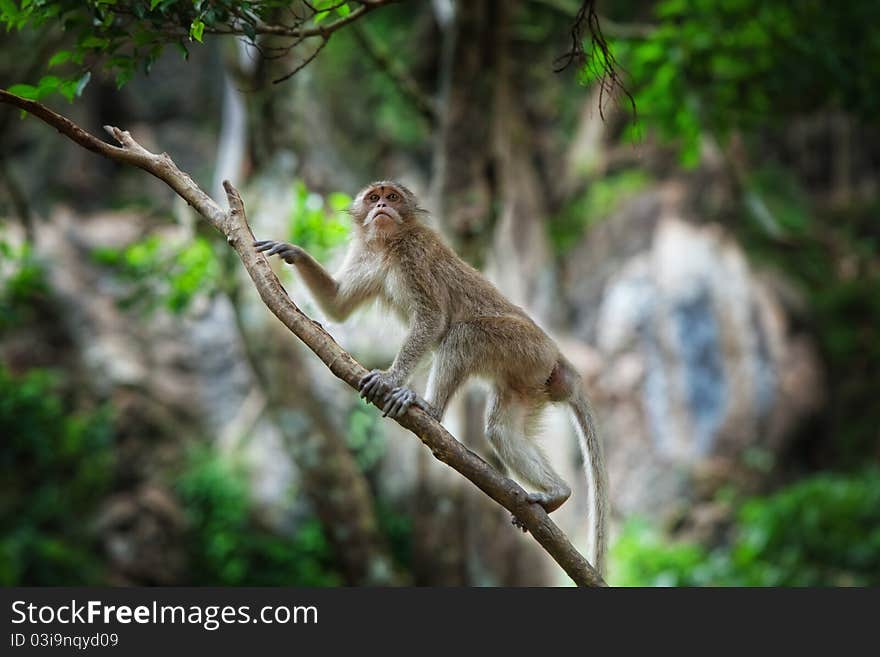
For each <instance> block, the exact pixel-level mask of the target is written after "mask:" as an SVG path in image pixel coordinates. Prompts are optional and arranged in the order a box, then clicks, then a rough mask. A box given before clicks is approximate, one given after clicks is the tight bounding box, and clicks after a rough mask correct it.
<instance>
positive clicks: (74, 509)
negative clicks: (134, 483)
mask: <svg viewBox="0 0 880 657" xmlns="http://www.w3.org/2000/svg"><path fill="white" fill-rule="evenodd" d="M60 383H61V381H60V379H59V377H58V376H57V375H54V374H52V373H50V372H47V371H41V370H33V371H31V372H28V373H27V374H25V375H23V376H14V375H13V374H11V373H10V372H9V371H7V370H6V369H5V368H4V367H2V366H0V435H2V436H3V440H2V441H0V584H2V585H3V586H11V585H22V584H24V585H32V586H33V585H44V586H45V585H56V586H57V585H74V584H80V585H82V584H94V583H97V582H99V581H100V577H101V561H100V558H99V556H98V555H99V551H98V549H97V546H96V545H95V536H94V534H93V530H92V527H91V526H90V519H91V517H92V515H93V514H94V511H95V509H96V507H97V505H98V503H99V501H100V500H101V499H102V497H103V496H104V495H106V494H107V493H108V492H109V488H110V484H111V476H112V467H113V452H112V442H113V434H112V430H111V422H110V416H109V413H108V412H107V411H106V410H103V411H97V412H85V413H84V412H79V411H76V410H75V409H73V408H72V407H71V405H70V404H69V403H67V402H65V400H64V399H63V398H62V396H61V394H60Z"/></svg>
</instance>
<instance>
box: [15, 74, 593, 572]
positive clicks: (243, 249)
mask: <svg viewBox="0 0 880 657" xmlns="http://www.w3.org/2000/svg"><path fill="white" fill-rule="evenodd" d="M0 103H5V104H7V105H13V106H15V107H18V108H20V109H22V110H25V111H27V112H29V113H31V114H33V115H34V116H36V117H38V118H39V119H41V120H43V121H44V122H46V123H47V124H49V125H50V126H52V127H54V128H55V129H57V130H58V131H59V132H60V133H61V134H63V135H65V136H66V137H68V138H69V139H71V140H73V141H75V142H76V143H77V144H79V145H80V146H82V147H84V148H87V149H89V150H90V151H93V152H95V153H99V154H101V155H104V156H105V157H108V158H110V159H112V160H116V161H118V162H125V163H127V164H132V165H134V166H136V167H139V168H141V169H143V170H144V171H146V172H147V173H150V174H152V175H153V176H155V177H157V178H159V179H160V180H162V181H163V182H165V183H166V184H167V185H168V186H169V187H171V188H172V189H173V190H174V191H175V192H176V193H177V194H178V195H179V196H181V197H182V198H183V199H184V200H185V201H186V202H187V203H189V204H190V205H191V206H192V207H193V208H195V210H196V211H197V212H198V213H199V214H200V215H202V217H204V218H205V220H206V221H207V222H208V223H209V224H211V225H212V226H213V227H214V228H216V229H217V230H218V231H220V232H221V233H223V234H224V235H225V236H226V240H227V242H228V243H229V245H230V246H231V247H232V248H233V249H235V251H236V253H238V256H239V258H240V259H241V262H242V264H243V265H244V267H245V269H246V270H247V273H248V275H249V276H250V277H251V280H252V281H253V282H254V286H255V287H256V288H257V292H259V294H260V298H261V299H262V300H263V303H265V304H266V306H267V307H268V308H269V310H271V311H272V313H273V314H274V315H275V316H276V317H277V318H278V319H280V320H281V322H282V323H283V324H284V325H285V326H286V327H287V328H288V329H290V331H291V332H292V333H293V334H294V335H296V336H297V337H298V338H299V339H300V340H302V341H303V342H304V343H305V344H306V346H307V347H309V349H311V350H312V351H313V352H314V353H315V355H317V356H318V358H320V359H321V360H322V361H323V362H324V364H325V365H327V367H328V368H329V369H330V371H331V372H333V374H334V375H336V376H337V377H338V378H340V379H342V380H343V381H345V382H346V383H347V384H348V385H349V386H351V387H352V388H353V389H355V390H357V386H358V382H359V381H360V380H361V378H363V377H364V376H365V375H366V374H367V370H366V369H364V367H363V366H362V365H360V364H359V363H358V362H357V361H356V360H354V358H352V356H351V355H350V354H349V353H348V352H346V351H345V350H344V349H342V347H340V346H339V345H338V344H337V343H336V341H335V340H334V339H333V338H332V337H331V336H330V334H329V333H327V332H326V331H325V330H324V328H323V327H322V326H321V325H320V324H319V323H318V322H316V321H314V320H313V319H311V318H309V317H308V316H306V315H305V314H304V313H303V312H302V311H301V310H300V309H299V308H298V307H297V306H296V304H295V303H294V302H293V301H292V300H291V298H290V297H289V296H288V295H287V292H286V291H285V290H284V287H283V286H282V285H281V282H280V281H279V280H278V277H277V276H276V275H275V272H273V271H272V268H271V267H270V266H269V261H268V260H267V258H266V256H265V255H263V254H262V253H258V252H257V251H256V250H255V249H254V247H253V241H254V236H253V233H252V232H251V229H250V226H249V225H248V222H247V217H246V215H245V210H244V203H243V202H242V200H241V196H240V194H239V193H238V191H237V190H236V189H235V188H234V187H233V186H232V184H231V183H230V182H229V181H224V183H223V187H224V189H225V190H226V198H227V202H228V204H229V210H228V211H224V210H223V209H221V207H220V206H219V205H218V204H217V203H216V202H215V201H214V200H213V199H212V198H211V197H209V196H208V195H207V194H206V193H205V192H204V191H202V189H201V188H199V186H198V185H196V184H195V182H193V180H192V179H191V178H190V177H189V175H187V174H186V173H185V172H183V171H181V170H180V169H178V168H177V166H176V165H175V164H174V162H173V161H172V159H171V158H170V157H169V156H168V154H167V153H161V154H155V153H151V152H150V151H148V150H146V149H145V148H144V147H143V146H141V145H140V144H138V143H137V142H136V141H135V140H134V139H133V138H132V136H131V135H130V134H129V133H128V132H126V131H124V130H120V129H119V128H115V127H112V126H105V130H107V132H108V133H110V134H111V135H112V136H113V137H114V138H115V139H116V141H117V142H119V144H121V146H111V145H110V144H108V143H106V142H104V141H102V140H100V139H98V138H97V137H94V136H93V135H91V134H89V133H88V132H86V131H85V130H83V129H82V128H80V127H79V126H77V125H76V124H75V123H73V122H72V121H70V120H69V119H67V118H65V117H63V116H61V115H60V114H57V113H55V112H54V111H52V110H51V109H49V108H48V107H46V106H45V105H42V104H40V103H38V102H36V101H32V100H27V99H24V98H20V97H19V96H15V95H14V94H10V93H9V92H6V91H2V90H0ZM395 421H396V422H397V423H398V424H400V425H401V426H403V427H405V428H406V429H409V430H410V431H411V432H412V433H414V434H415V435H416V436H418V437H419V439H421V441H422V442H423V443H424V444H425V445H426V446H427V447H428V448H429V449H430V450H431V452H432V453H433V455H434V456H435V457H436V458H437V459H439V460H440V461H442V462H443V463H445V464H447V465H448V466H450V467H452V468H454V469H455V470H457V471H458V472H459V473H461V474H462V475H464V476H465V477H467V478H468V479H469V480H470V481H471V482H472V483H473V484H474V485H475V486H477V487H478V488H479V489H480V490H482V491H483V492H484V493H486V495H488V496H489V497H491V498H492V499H493V500H495V501H496V502H498V503H499V504H500V505H501V506H503V507H505V508H506V509H507V510H508V511H510V512H511V513H512V514H513V515H514V516H516V517H517V518H518V519H519V521H520V522H521V523H522V525H523V526H524V527H525V528H526V529H527V530H528V531H530V532H531V533H532V535H533V536H534V537H535V539H536V540H537V541H538V543H540V544H541V546H542V547H543V548H544V549H545V550H546V551H547V552H548V553H549V554H550V556H551V557H553V559H554V560H555V561H556V562H557V563H558V564H559V565H560V566H561V567H562V568H563V570H565V572H566V573H568V575H569V576H570V577H571V578H572V579H573V580H574V582H575V583H576V584H578V585H579V586H604V585H605V582H604V581H603V580H602V578H601V576H600V575H599V574H598V573H597V572H596V570H595V569H594V568H593V567H592V566H591V565H590V564H589V562H588V561H587V560H586V559H585V558H584V557H583V556H582V555H581V554H580V553H579V552H578V551H577V550H576V549H575V548H574V546H573V545H572V544H571V542H570V541H569V540H568V537H566V535H565V534H564V533H563V532H562V530H561V529H559V527H557V526H556V524H555V523H554V522H553V521H552V520H551V519H550V517H549V516H548V515H547V513H546V512H545V511H544V509H543V508H542V507H541V506H540V505H538V504H529V503H528V502H527V501H526V492H525V491H524V490H523V489H522V488H521V487H520V486H519V485H518V484H516V482H514V481H512V480H511V479H508V478H507V477H505V476H503V475H501V474H500V473H499V472H498V471H497V470H496V469H495V468H493V467H492V466H491V465H489V464H488V463H486V462H485V461H484V460H483V459H481V458H480V457H479V456H477V455H476V454H475V453H473V452H472V451H470V450H469V449H467V448H466V447H465V446H464V445H462V444H461V443H460V442H458V440H456V439H455V438H454V437H453V436H452V435H451V434H450V433H449V432H448V431H447V430H446V429H445V428H444V427H443V425H441V424H440V423H439V422H437V421H436V420H434V419H433V418H431V417H430V416H429V415H428V414H427V413H425V412H424V411H422V410H421V409H419V408H417V407H415V406H413V407H411V408H410V409H409V411H407V413H406V415H404V416H403V417H402V418H399V419H397V420H395Z"/></svg>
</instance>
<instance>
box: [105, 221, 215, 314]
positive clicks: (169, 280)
mask: <svg viewBox="0 0 880 657" xmlns="http://www.w3.org/2000/svg"><path fill="white" fill-rule="evenodd" d="M92 256H93V257H94V259H95V260H96V261H97V262H99V263H101V264H104V265H107V266H109V267H112V268H114V269H115V270H116V272H117V273H118V274H119V276H120V278H122V279H123V280H124V281H125V282H127V283H128V284H129V286H130V290H129V291H128V292H127V293H126V294H125V296H124V298H123V300H122V302H121V303H122V305H123V306H124V307H129V308H134V309H137V310H140V311H143V312H150V311H153V310H155V309H156V308H157V307H158V306H160V305H161V306H164V307H165V308H167V309H168V310H170V311H171V312H173V313H181V312H183V311H184V310H186V308H187V307H188V306H189V304H190V302H191V301H192V300H193V298H194V297H195V296H196V294H198V293H200V292H201V293H210V292H211V291H212V290H213V289H214V288H215V287H216V285H217V278H218V276H219V268H218V265H217V261H216V258H215V255H214V252H213V249H212V247H211V243H210V242H209V241H208V240H207V239H205V238H201V237H197V238H195V239H193V240H192V241H190V242H187V243H186V244H184V245H182V246H177V245H173V244H169V243H167V242H166V241H164V240H162V238H160V237H159V236H156V235H153V236H150V237H148V238H146V239H145V240H143V241H140V242H137V243H135V244H132V245H130V246H128V247H126V248H124V249H112V248H101V249H96V250H95V251H94V252H93V253H92Z"/></svg>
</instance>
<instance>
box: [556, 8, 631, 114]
mask: <svg viewBox="0 0 880 657" xmlns="http://www.w3.org/2000/svg"><path fill="white" fill-rule="evenodd" d="M585 32H589V35H590V53H589V54H587V52H586V51H585V50H584V33H585ZM570 38H571V46H570V47H569V49H568V50H567V51H566V52H564V53H563V54H561V55H560V56H559V57H557V58H556V61H555V62H554V64H555V67H554V69H553V70H554V71H555V72H556V73H561V72H562V71H564V70H565V69H567V68H568V67H569V66H571V65H572V64H576V65H578V66H585V65H587V62H589V65H590V66H591V68H592V69H593V71H594V73H595V74H596V79H597V80H598V81H599V116H600V117H601V118H602V120H603V121H604V120H605V96H606V94H610V95H612V96H613V95H614V94H615V92H619V93H621V94H623V95H624V96H626V98H627V100H629V104H630V106H631V107H632V111H633V115H635V113H636V101H635V99H634V98H633V96H632V94H631V93H630V92H629V90H628V89H627V88H626V85H625V84H624V83H623V80H622V78H621V77H620V73H618V69H619V68H620V65H619V64H618V62H617V58H615V56H614V53H613V52H611V48H610V47H609V46H608V41H606V39H605V35H604V34H603V33H602V26H601V25H600V24H599V15H598V14H597V13H596V0H584V2H583V3H582V4H581V7H580V9H578V12H577V15H576V16H575V18H574V24H573V25H572V27H571V34H570Z"/></svg>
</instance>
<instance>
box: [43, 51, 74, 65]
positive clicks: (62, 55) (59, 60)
mask: <svg viewBox="0 0 880 657" xmlns="http://www.w3.org/2000/svg"><path fill="white" fill-rule="evenodd" d="M72 56H73V53H72V52H70V51H69V50H59V51H58V52H56V53H55V54H54V55H52V58H51V59H50V60H49V68H52V67H53V66H60V65H61V64H64V63H65V62H67V61H70V58H71V57H72Z"/></svg>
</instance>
